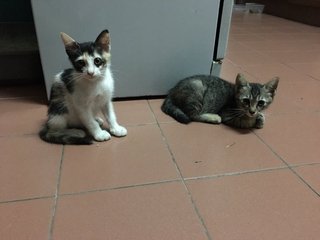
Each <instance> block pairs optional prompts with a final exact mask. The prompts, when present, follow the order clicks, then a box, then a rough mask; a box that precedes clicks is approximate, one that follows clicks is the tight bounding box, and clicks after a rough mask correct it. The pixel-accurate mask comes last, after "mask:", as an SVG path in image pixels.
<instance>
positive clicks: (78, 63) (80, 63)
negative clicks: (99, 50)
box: [76, 60, 86, 67]
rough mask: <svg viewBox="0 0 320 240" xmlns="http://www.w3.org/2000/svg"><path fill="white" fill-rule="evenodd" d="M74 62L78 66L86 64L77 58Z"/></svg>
mask: <svg viewBox="0 0 320 240" xmlns="http://www.w3.org/2000/svg"><path fill="white" fill-rule="evenodd" d="M76 64H77V65H78V66H80V67H84V66H85V65H86V63H85V61H83V60H78V61H76Z"/></svg>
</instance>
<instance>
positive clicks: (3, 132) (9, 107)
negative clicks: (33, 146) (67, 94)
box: [0, 98, 47, 136]
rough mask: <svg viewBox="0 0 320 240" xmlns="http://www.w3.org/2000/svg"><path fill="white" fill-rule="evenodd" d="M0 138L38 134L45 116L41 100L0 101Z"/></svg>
mask: <svg viewBox="0 0 320 240" xmlns="http://www.w3.org/2000/svg"><path fill="white" fill-rule="evenodd" d="M0 109H1V115H0V136H8V135H23V134H31V133H32V134H35V133H38V132H39V130H40V128H41V125H42V124H43V123H44V121H45V119H46V115H47V105H46V103H45V102H44V101H43V100H42V99H38V98H36V99H33V98H31V99H10V100H0Z"/></svg>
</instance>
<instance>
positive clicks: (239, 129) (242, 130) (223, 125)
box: [221, 124, 252, 135]
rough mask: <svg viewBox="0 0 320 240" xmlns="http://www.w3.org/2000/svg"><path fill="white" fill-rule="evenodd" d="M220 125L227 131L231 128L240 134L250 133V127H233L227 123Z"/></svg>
mask: <svg viewBox="0 0 320 240" xmlns="http://www.w3.org/2000/svg"><path fill="white" fill-rule="evenodd" d="M221 126H222V127H223V128H224V129H226V130H229V131H230V130H231V131H234V132H237V133H239V134H241V135H245V134H250V133H252V129H250V128H248V129H243V128H235V127H231V126H228V125H225V124H221Z"/></svg>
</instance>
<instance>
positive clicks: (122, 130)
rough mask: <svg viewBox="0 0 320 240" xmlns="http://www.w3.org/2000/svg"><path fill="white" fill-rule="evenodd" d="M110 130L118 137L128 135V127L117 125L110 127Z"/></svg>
mask: <svg viewBox="0 0 320 240" xmlns="http://www.w3.org/2000/svg"><path fill="white" fill-rule="evenodd" d="M110 132H111V134H112V135H114V136H116V137H123V136H126V135H127V133H128V132H127V129H125V128H124V127H122V126H116V127H113V128H111V129H110Z"/></svg>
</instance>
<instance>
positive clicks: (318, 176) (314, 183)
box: [294, 164, 320, 195]
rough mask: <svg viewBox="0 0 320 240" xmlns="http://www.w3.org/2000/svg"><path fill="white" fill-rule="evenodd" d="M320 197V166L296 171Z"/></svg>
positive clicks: (296, 169)
mask: <svg viewBox="0 0 320 240" xmlns="http://www.w3.org/2000/svg"><path fill="white" fill-rule="evenodd" d="M294 171H296V172H297V173H298V174H299V175H300V176H301V177H302V178H303V179H304V180H305V181H306V182H307V183H308V184H309V185H310V186H311V187H312V188H313V189H315V191H317V193H318V194H319V195H320V164H317V165H308V166H301V167H297V168H295V169H294Z"/></svg>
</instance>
